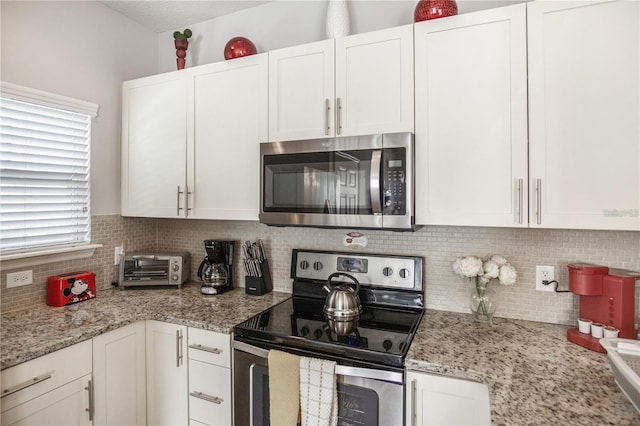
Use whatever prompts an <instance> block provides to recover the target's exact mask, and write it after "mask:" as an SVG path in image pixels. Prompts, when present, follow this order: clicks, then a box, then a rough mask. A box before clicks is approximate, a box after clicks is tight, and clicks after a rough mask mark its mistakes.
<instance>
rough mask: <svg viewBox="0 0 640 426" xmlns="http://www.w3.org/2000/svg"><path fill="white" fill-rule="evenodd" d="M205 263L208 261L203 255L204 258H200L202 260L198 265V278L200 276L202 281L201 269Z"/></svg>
mask: <svg viewBox="0 0 640 426" xmlns="http://www.w3.org/2000/svg"><path fill="white" fill-rule="evenodd" d="M205 263H209V257H208V256H205V257H204V259H202V262H200V266H199V267H198V278H200V281H204V279H203V278H202V269H204V265H205Z"/></svg>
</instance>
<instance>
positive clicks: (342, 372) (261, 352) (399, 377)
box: [233, 341, 404, 384]
mask: <svg viewBox="0 0 640 426" xmlns="http://www.w3.org/2000/svg"><path fill="white" fill-rule="evenodd" d="M233 348H234V349H237V350H240V351H243V352H247V353H249V354H251V355H255V356H257V357H260V358H264V359H268V358H269V351H268V350H267V349H262V348H258V347H256V346H252V345H249V344H247V343H244V342H238V341H234V342H233ZM336 375H339V376H350V377H359V378H363V379H373V380H382V381H385V382H391V383H398V384H402V383H403V380H404V377H403V374H402V373H397V372H394V371H386V370H373V369H370V368H360V367H350V366H347V365H336Z"/></svg>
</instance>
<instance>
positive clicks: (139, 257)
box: [118, 252, 191, 289]
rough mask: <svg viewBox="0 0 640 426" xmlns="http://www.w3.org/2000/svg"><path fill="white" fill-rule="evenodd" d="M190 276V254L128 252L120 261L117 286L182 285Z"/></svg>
mask: <svg viewBox="0 0 640 426" xmlns="http://www.w3.org/2000/svg"><path fill="white" fill-rule="evenodd" d="M190 277H191V255H190V254H189V253H188V252H180V253H148V252H142V253H140V252H138V253H130V254H127V255H125V256H124V258H123V259H122V260H121V262H120V277H119V282H118V284H119V286H120V288H121V289H125V288H126V287H138V286H174V285H175V286H178V288H180V286H182V284H184V283H185V282H187V281H188V280H189V278H190Z"/></svg>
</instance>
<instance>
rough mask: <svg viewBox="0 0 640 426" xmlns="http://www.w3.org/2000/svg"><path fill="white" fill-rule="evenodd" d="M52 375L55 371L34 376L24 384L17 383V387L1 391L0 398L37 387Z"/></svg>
mask: <svg viewBox="0 0 640 426" xmlns="http://www.w3.org/2000/svg"><path fill="white" fill-rule="evenodd" d="M53 373H55V371H51V372H49V373H45V374H43V375H42V376H36V377H34V378H33V379H29V380H27V381H26V382H22V383H18V384H17V385H15V386H12V387H10V388H6V389H2V395H0V398H4V397H5V396H9V395H11V394H14V393H16V392H20V391H21V390H23V389H26V388H28V387H30V386H33V385H37V384H38V383H42V382H44V381H45V380H48V379H50V378H51V376H52V375H53Z"/></svg>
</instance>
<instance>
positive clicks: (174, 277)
mask: <svg viewBox="0 0 640 426" xmlns="http://www.w3.org/2000/svg"><path fill="white" fill-rule="evenodd" d="M171 279H172V280H173V281H178V280H179V279H180V277H179V276H177V275H176V274H173V275H172V276H171Z"/></svg>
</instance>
